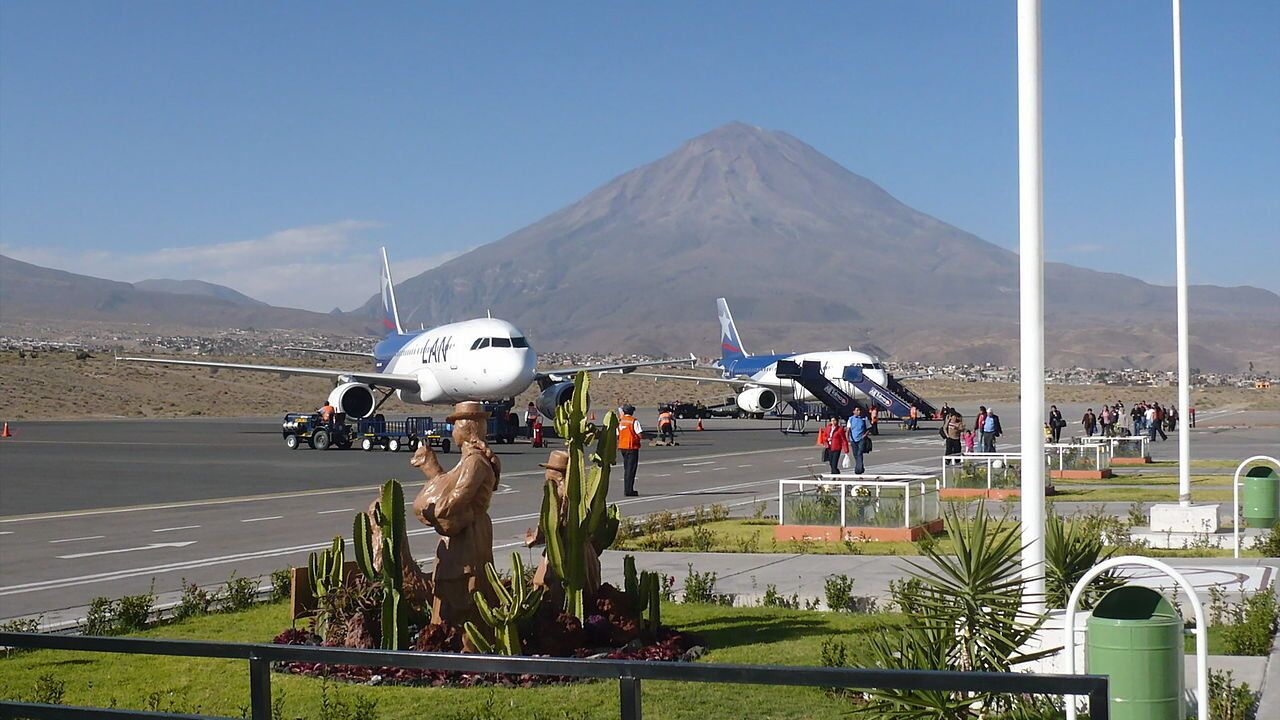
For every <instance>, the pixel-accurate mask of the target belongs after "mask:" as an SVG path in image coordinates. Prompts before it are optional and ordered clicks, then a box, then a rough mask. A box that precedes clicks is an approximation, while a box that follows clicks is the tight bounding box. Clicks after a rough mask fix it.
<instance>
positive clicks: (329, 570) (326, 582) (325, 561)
mask: <svg viewBox="0 0 1280 720" xmlns="http://www.w3.org/2000/svg"><path fill="white" fill-rule="evenodd" d="M346 561H347V559H346V551H345V549H344V547H343V543H342V536H341V535H338V536H336V537H334V538H333V545H331V546H329V548H328V549H326V550H324V551H322V552H320V553H311V554H310V555H308V556H307V583H308V585H310V587H311V596H312V597H314V598H315V599H316V601H317V604H323V603H324V599H325V598H326V597H328V596H329V594H330V593H332V592H336V591H337V590H338V588H340V587H342V567H343V565H345V564H346Z"/></svg>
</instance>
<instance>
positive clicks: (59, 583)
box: [0, 475, 807, 597]
mask: <svg viewBox="0 0 1280 720" xmlns="http://www.w3.org/2000/svg"><path fill="white" fill-rule="evenodd" d="M800 477H807V476H801V475H797V476H795V477H789V478H771V479H768V480H752V481H749V482H741V483H733V484H732V485H718V486H715V487H709V488H698V489H694V490H682V491H680V492H677V493H666V494H662V495H652V496H644V497H638V498H627V499H625V500H620V501H618V503H617V504H618V505H635V504H638V503H650V502H657V501H659V500H667V499H670V498H677V497H684V496H686V495H705V494H707V493H715V492H723V491H728V490H738V489H741V488H746V487H752V486H754V485H767V484H773V483H776V482H777V481H778V480H795V479H798V478H800ZM536 517H538V513H525V514H522V515H511V516H508V517H503V518H498V519H496V520H494V521H493V524H494V525H501V524H504V523H510V522H520V521H522V520H531V519H533V518H536ZM406 534H407V535H410V536H418V535H432V534H435V530H432V529H431V528H420V529H418V530H410V531H409V532H408V533H406ZM191 542H194V541H191ZM346 543H347V544H348V545H350V544H351V540H347V541H346ZM188 544H190V543H188ZM330 545H331V543H330V542H322V543H313V544H309V545H295V546H293V547H285V548H273V549H270V550H257V551H252V552H244V553H236V554H234V555H223V556H218V557H211V558H202V559H198V560H187V561H183V562H176V563H169V564H167V565H152V566H150V567H143V568H131V569H126V570H115V571H112V572H105V573H97V574H94V575H81V576H78V577H69V578H62V579H58V580H42V581H39V582H31V583H23V584H21V585H9V586H4V587H0V597H3V596H6V595H18V594H23V593H30V592H40V591H42V590H60V589H62V588H67V587H74V586H77V585H92V584H95V583H101V582H111V581H114V580H126V579H128V578H133V577H139V576H145V575H160V574H164V573H171V572H182V571H185V570H193V569H196V568H203V567H210V566H213V565H225V564H227V563H235V562H241V561H246V560H260V559H265V558H273V557H279V556H281V555H293V554H297V553H304V552H310V551H312V550H322V549H324V548H327V547H329V546H330ZM516 545H523V543H522V542H514V543H509V544H507V545H501V546H497V547H515V546H516Z"/></svg>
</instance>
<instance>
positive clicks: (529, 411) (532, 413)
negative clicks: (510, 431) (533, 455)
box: [524, 402, 538, 438]
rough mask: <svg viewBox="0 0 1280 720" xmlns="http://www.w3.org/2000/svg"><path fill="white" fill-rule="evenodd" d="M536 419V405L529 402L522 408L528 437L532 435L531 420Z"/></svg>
mask: <svg viewBox="0 0 1280 720" xmlns="http://www.w3.org/2000/svg"><path fill="white" fill-rule="evenodd" d="M537 419H538V406H537V405H534V404H533V403H532V402H530V403H529V404H528V405H527V406H526V407H525V409H524V429H525V432H526V433H528V435H529V437H530V438H532V437H533V421H534V420H537Z"/></svg>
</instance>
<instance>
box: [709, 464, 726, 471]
mask: <svg viewBox="0 0 1280 720" xmlns="http://www.w3.org/2000/svg"><path fill="white" fill-rule="evenodd" d="M728 469H729V468H727V467H725V466H723V465H721V466H720V467H715V468H711V472H715V471H717V470H728Z"/></svg>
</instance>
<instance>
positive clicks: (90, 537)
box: [49, 535, 106, 545]
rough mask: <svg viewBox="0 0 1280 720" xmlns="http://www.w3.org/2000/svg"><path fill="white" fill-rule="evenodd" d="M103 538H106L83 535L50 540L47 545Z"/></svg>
mask: <svg viewBox="0 0 1280 720" xmlns="http://www.w3.org/2000/svg"><path fill="white" fill-rule="evenodd" d="M104 537H106V535H85V536H84V537H74V538H63V539H61V540H50V541H49V544H50V545H57V544H58V543H64V542H80V541H81V540H101V539H102V538H104Z"/></svg>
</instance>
